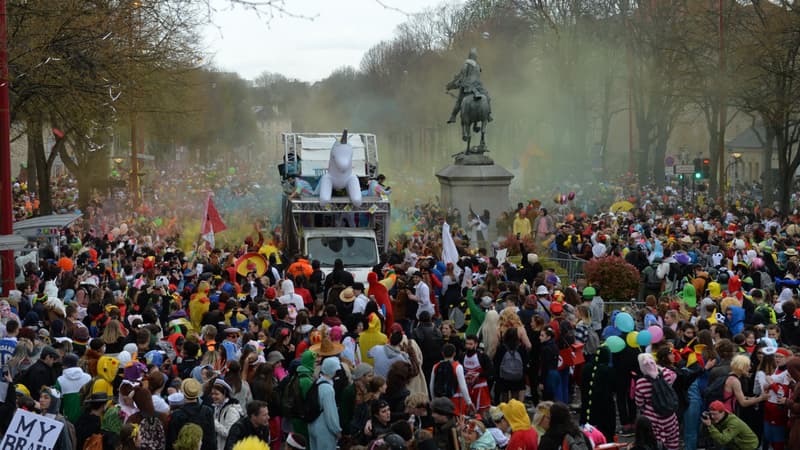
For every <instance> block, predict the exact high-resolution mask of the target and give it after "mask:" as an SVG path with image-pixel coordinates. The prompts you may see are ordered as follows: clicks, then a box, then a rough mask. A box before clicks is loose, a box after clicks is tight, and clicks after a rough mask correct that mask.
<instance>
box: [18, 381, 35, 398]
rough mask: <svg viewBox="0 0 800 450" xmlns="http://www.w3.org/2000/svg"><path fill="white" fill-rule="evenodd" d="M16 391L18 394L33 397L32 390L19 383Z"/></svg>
mask: <svg viewBox="0 0 800 450" xmlns="http://www.w3.org/2000/svg"><path fill="white" fill-rule="evenodd" d="M14 389H15V390H16V391H17V394H22V395H27V396H28V397H30V396H31V391H30V389H28V387H27V386H25V385H24V384H22V383H17V384H16V386H14Z"/></svg>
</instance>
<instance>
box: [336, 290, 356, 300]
mask: <svg viewBox="0 0 800 450" xmlns="http://www.w3.org/2000/svg"><path fill="white" fill-rule="evenodd" d="M355 299H356V293H355V292H354V291H353V288H351V287H349V288H346V289H345V290H343V291H342V292H341V293H339V300H341V301H343V302H345V303H352V302H353V301H355Z"/></svg>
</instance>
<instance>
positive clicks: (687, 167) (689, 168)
mask: <svg viewBox="0 0 800 450" xmlns="http://www.w3.org/2000/svg"><path fill="white" fill-rule="evenodd" d="M675 173H676V174H682V173H683V174H691V173H694V165H692V164H678V165H677V166H675Z"/></svg>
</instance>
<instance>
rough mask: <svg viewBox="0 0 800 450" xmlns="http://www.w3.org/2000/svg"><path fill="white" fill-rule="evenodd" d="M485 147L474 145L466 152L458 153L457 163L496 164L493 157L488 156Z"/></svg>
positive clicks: (464, 164) (467, 164) (469, 164)
mask: <svg viewBox="0 0 800 450" xmlns="http://www.w3.org/2000/svg"><path fill="white" fill-rule="evenodd" d="M486 152H488V150H486V148H485V147H472V148H471V149H469V150H468V151H466V152H461V153H456V154H455V155H453V157H455V165H457V166H491V165H492V164H494V161H493V160H492V158H489V157H488V156H486Z"/></svg>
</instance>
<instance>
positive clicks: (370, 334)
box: [358, 313, 388, 366]
mask: <svg viewBox="0 0 800 450" xmlns="http://www.w3.org/2000/svg"><path fill="white" fill-rule="evenodd" d="M386 342H388V339H387V338H386V335H385V334H383V333H382V332H381V319H380V318H379V317H378V315H377V314H375V313H372V314H370V315H369V327H368V328H367V329H366V330H364V332H363V333H361V336H359V338H358V343H359V347H360V348H361V362H365V363H367V364H369V365H371V366H372V365H374V364H375V362H374V361H373V360H372V358H370V357H369V356H367V352H369V349H371V348H372V347H374V346H376V345H385V344H386Z"/></svg>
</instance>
